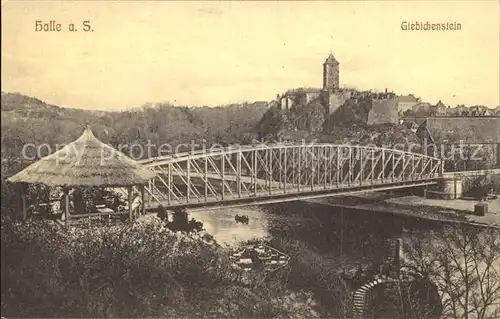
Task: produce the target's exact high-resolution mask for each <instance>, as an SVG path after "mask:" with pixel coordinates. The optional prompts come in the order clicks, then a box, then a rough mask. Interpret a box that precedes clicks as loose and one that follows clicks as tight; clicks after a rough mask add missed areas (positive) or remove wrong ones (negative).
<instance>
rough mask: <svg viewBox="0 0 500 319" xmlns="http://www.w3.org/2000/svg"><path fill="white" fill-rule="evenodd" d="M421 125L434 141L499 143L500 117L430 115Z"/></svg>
mask: <svg viewBox="0 0 500 319" xmlns="http://www.w3.org/2000/svg"><path fill="white" fill-rule="evenodd" d="M423 125H425V126H426V127H427V131H428V132H429V134H430V135H431V137H432V139H433V140H434V141H435V142H436V143H445V141H446V143H459V142H460V141H462V142H463V143H467V144H483V143H500V117H496V118H495V117H488V118H480V117H478V118H456V117H454V118H445V117H439V118H432V117H430V118H427V119H426V120H425V122H424V124H423Z"/></svg>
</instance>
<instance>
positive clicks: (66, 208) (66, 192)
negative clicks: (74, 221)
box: [63, 187, 71, 229]
mask: <svg viewBox="0 0 500 319" xmlns="http://www.w3.org/2000/svg"><path fill="white" fill-rule="evenodd" d="M63 196H64V227H65V228H66V229H67V228H68V226H69V219H70V218H71V216H70V213H69V189H68V188H66V187H64V188H63Z"/></svg>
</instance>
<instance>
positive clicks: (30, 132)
mask: <svg viewBox="0 0 500 319" xmlns="http://www.w3.org/2000/svg"><path fill="white" fill-rule="evenodd" d="M268 104H269V103H267V102H256V103H243V104H232V105H227V106H220V107H184V106H182V107H181V106H173V105H170V104H165V103H156V104H152V103H149V104H147V105H145V106H143V107H139V108H136V109H134V110H130V111H124V112H102V111H90V110H81V109H70V108H62V107H58V106H55V105H50V104H48V103H45V102H43V101H41V100H39V99H37V98H33V97H28V96H25V95H22V94H18V93H2V100H1V105H2V109H1V117H2V118H1V119H2V122H1V137H2V153H1V154H2V159H4V162H5V159H18V158H20V157H21V155H22V148H23V145H26V144H28V143H31V144H34V145H36V146H40V145H42V144H47V145H49V146H55V145H56V144H59V145H60V144H64V143H68V142H69V141H72V140H74V139H76V138H77V137H78V136H80V134H81V133H82V129H83V127H84V125H85V123H86V122H88V123H90V125H91V126H92V130H93V132H94V134H95V135H96V136H97V137H98V138H99V139H101V140H102V141H103V142H105V143H109V144H112V145H114V146H115V147H121V149H122V150H123V151H125V152H126V153H127V151H128V150H129V149H130V148H131V146H133V144H135V143H138V144H142V145H147V143H148V142H149V143H150V144H151V145H153V147H152V148H151V152H152V154H151V156H157V155H158V153H157V149H158V148H159V146H160V145H162V144H167V145H168V146H169V148H171V149H172V151H175V147H177V146H179V145H182V144H184V145H185V146H184V147H185V148H186V147H190V146H189V145H191V144H198V145H201V144H202V143H206V144H207V145H211V144H213V143H218V144H221V145H228V144H234V143H244V144H248V143H251V141H252V140H253V139H255V138H256V137H257V135H256V134H257V132H256V130H255V127H256V125H257V123H258V122H259V120H260V119H261V117H262V115H263V114H264V112H265V111H266V109H267V107H268ZM198 147H200V146H198ZM181 150H186V149H181ZM44 151H47V149H46V147H45V148H44ZM31 153H33V154H31ZM31 153H30V154H29V155H37V156H40V154H35V149H34V148H32V149H31ZM42 153H43V152H42ZM41 155H42V156H43V155H44V154H41ZM129 155H131V154H129ZM137 155H141V154H134V156H137ZM142 156H148V154H142ZM3 169H4V167H2V170H3Z"/></svg>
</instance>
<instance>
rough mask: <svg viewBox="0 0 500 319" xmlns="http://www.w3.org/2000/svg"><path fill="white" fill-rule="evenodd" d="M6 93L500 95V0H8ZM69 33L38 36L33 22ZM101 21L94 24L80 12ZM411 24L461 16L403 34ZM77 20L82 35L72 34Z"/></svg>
mask: <svg viewBox="0 0 500 319" xmlns="http://www.w3.org/2000/svg"><path fill="white" fill-rule="evenodd" d="M2 6H3V7H2V70H1V74H2V91H3V92H20V93H23V94H27V95H29V96H35V97H37V98H39V99H42V100H44V101H46V102H48V103H51V104H56V105H59V106H64V107H74V108H82V109H100V110H105V109H106V110H123V109H127V108H132V107H139V106H142V105H144V104H145V103H148V102H150V103H157V102H170V103H173V104H175V105H188V106H195V105H220V104H227V103H238V102H244V101H249V102H253V101H270V100H273V99H275V98H276V95H277V94H278V93H283V92H285V91H286V90H288V89H292V88H297V87H318V88H320V87H322V64H323V62H324V60H325V59H326V57H327V56H328V54H330V53H333V55H334V56H335V57H336V59H337V60H338V61H339V63H340V85H341V86H342V87H355V88H358V89H373V90H379V91H382V90H384V89H385V88H388V89H389V90H390V91H391V90H392V91H394V92H396V93H398V94H408V93H413V94H415V95H416V96H419V97H421V98H422V99H423V100H424V101H428V102H430V103H433V104H434V103H437V101H438V100H442V101H443V102H444V103H445V104H447V105H452V106H455V105H457V104H465V105H476V104H481V105H486V106H488V107H496V106H497V105H500V96H499V92H500V62H499V61H500V31H499V30H500V25H499V20H500V19H499V17H500V1H496V0H492V1H483V2H482V1H458V2H453V1H443V2H434V1H414V2H410V1H364V2H341V1H329V2H321V1H313V2H300V1H295V2H277V1H266V2H230V1H223V2H216V1H201V2H194V1H192V2H174V1H168V2H160V1H151V2H135V1H107V2H106V1H104V2H101V1H78V2H69V1H63V2H57V1H43V2H42V1H32V0H30V1H18V0H7V1H5V3H4V0H2ZM37 20H38V21H42V22H43V23H49V22H50V21H51V20H53V21H55V22H56V23H61V27H62V31H60V32H57V31H53V32H50V31H49V32H37V31H35V26H36V21H37ZM85 20H87V21H90V22H89V24H90V25H91V27H92V30H93V31H89V32H84V31H83V28H82V26H81V24H82V22H83V21H85ZM404 21H409V22H415V21H419V22H426V21H428V22H429V23H447V22H451V23H455V22H456V23H460V25H461V30H456V31H450V30H447V31H405V30H402V27H401V24H402V22H404ZM70 23H74V24H75V27H77V28H78V31H75V32H70V31H69V30H68V27H69V24H70Z"/></svg>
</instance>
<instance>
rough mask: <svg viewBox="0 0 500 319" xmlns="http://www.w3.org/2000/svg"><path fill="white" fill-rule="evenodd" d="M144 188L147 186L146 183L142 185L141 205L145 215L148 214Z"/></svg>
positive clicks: (142, 212)
mask: <svg viewBox="0 0 500 319" xmlns="http://www.w3.org/2000/svg"><path fill="white" fill-rule="evenodd" d="M144 188H145V185H141V202H142V205H141V215H145V214H146V203H145V201H144V199H145V192H144Z"/></svg>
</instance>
